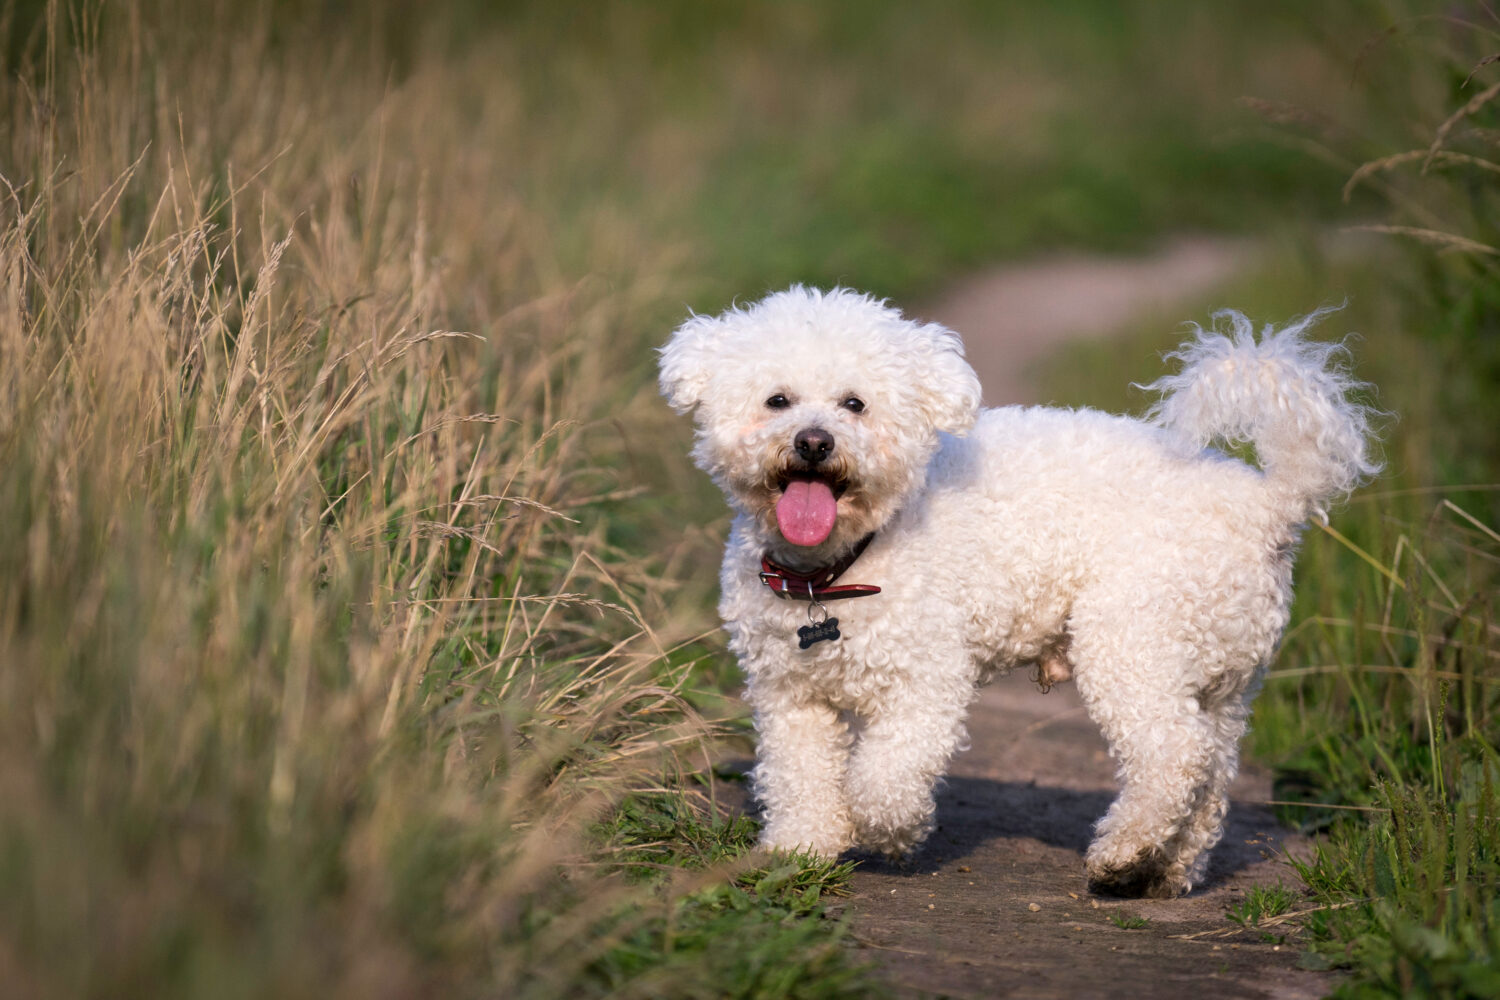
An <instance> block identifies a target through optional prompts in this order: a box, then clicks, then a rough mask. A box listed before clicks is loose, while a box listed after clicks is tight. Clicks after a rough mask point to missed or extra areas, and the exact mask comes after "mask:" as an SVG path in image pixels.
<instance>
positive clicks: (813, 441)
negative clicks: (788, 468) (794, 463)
mask: <svg viewBox="0 0 1500 1000" xmlns="http://www.w3.org/2000/svg"><path fill="white" fill-rule="evenodd" d="M792 444H793V445H795V446H796V448H797V457H798V458H800V459H802V461H804V462H806V463H807V464H808V465H817V464H818V463H819V462H821V461H823V459H825V458H827V457H828V456H829V455H832V454H833V435H832V434H830V433H828V432H827V431H825V430H824V429H823V428H821V427H804V428H803V429H802V430H800V431H798V432H797V437H796V438H795V439H794V440H793V441H792Z"/></svg>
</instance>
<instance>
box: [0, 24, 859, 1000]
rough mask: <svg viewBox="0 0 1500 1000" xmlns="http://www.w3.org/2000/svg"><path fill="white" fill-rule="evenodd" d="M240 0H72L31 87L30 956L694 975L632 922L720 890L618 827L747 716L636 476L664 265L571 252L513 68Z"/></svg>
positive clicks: (23, 217) (23, 865) (224, 968)
mask: <svg viewBox="0 0 1500 1000" xmlns="http://www.w3.org/2000/svg"><path fill="white" fill-rule="evenodd" d="M105 15H107V16H105ZM214 15H215V17H214V18H209V19H206V20H204V21H203V22H194V23H198V24H199V25H200V27H204V28H206V27H208V25H209V23H210V22H212V23H213V24H214V26H215V27H216V28H217V29H218V30H230V29H233V30H232V34H233V44H232V45H224V44H209V45H206V46H203V47H198V46H195V45H193V44H184V43H182V42H181V41H180V40H179V41H178V42H174V41H173V39H174V38H181V37H187V38H191V32H187V33H186V35H185V36H175V35H169V34H164V33H163V34H158V33H154V32H153V30H152V28H151V26H150V25H149V24H145V23H143V20H142V17H141V12H140V11H139V10H137V9H135V8H127V9H126V10H125V11H124V12H123V13H117V12H113V11H111V12H101V11H97V10H94V9H93V8H85V9H83V11H82V12H69V11H66V10H65V9H64V8H62V7H61V5H57V4H52V5H49V6H48V8H47V10H46V11H45V14H44V17H45V19H46V21H47V22H48V24H47V26H46V29H45V35H44V40H43V42H42V44H41V47H40V48H38V49H37V51H36V58H37V60H38V64H37V65H36V66H35V67H34V68H31V69H23V71H22V72H21V73H19V74H18V75H16V76H13V77H11V78H10V79H8V80H7V82H6V84H5V93H4V97H3V101H4V102H5V106H6V109H7V115H6V121H7V122H8V123H9V124H8V125H7V127H6V128H5V130H4V135H3V137H0V164H3V167H0V173H3V193H0V276H3V277H0V467H3V468H4V469H5V474H4V476H3V479H0V579H3V580H4V581H5V584H4V588H3V598H0V664H3V665H4V668H3V670H0V802H3V803H4V806H3V808H0V940H3V941H4V942H5V944H4V945H3V947H0V968H3V970H4V971H3V973H0V975H3V978H4V980H5V982H6V987H5V992H7V994H8V995H38V996H79V995H100V996H119V995H130V994H140V995H153V996H172V995H198V994H209V993H211V994H213V995H220V996H222V995H245V996H252V995H258V996H264V995H282V996H297V995H307V996H327V995H349V996H361V997H364V996H376V995H387V996H410V995H413V994H417V993H428V992H443V993H445V994H447V993H484V994H486V995H505V996H525V995H538V996H556V995H562V994H564V993H570V994H576V993H580V992H582V993H587V992H596V991H597V992H602V991H604V990H611V991H614V992H619V993H623V994H629V993H631V992H632V990H636V989H639V990H640V991H641V992H642V993H651V992H654V991H655V990H656V989H658V988H660V987H661V986H662V981H661V978H660V976H659V975H658V976H657V977H656V979H655V980H652V982H653V983H654V985H653V986H651V987H649V988H648V987H647V986H645V985H642V984H644V983H646V982H647V979H646V978H643V975H644V973H643V972H642V971H641V970H640V969H639V968H635V969H626V970H624V971H620V970H619V969H618V968H617V967H616V966H617V965H618V963H617V962H615V960H613V959H611V958H610V957H609V956H610V955H611V954H612V953H613V951H614V950H615V949H617V948H618V947H620V945H621V942H622V941H625V940H628V939H630V938H631V937H632V936H633V935H634V936H638V935H640V934H641V933H643V931H645V930H649V928H651V927H653V926H657V925H659V924H661V923H662V922H664V921H665V920H666V919H667V917H668V916H669V915H670V913H671V912H672V910H673V908H674V907H676V906H680V905H682V904H681V902H680V900H681V899H682V898H683V894H684V893H686V892H687V891H689V890H690V889H692V888H693V886H692V885H684V886H681V887H679V888H677V889H675V890H673V891H672V892H670V893H666V894H661V893H658V892H656V891H653V890H652V889H650V888H649V887H643V886H639V885H636V884H633V883H631V882H629V881H625V880H621V879H618V878H609V877H606V876H607V874H608V871H609V869H608V867H607V866H606V867H605V868H602V869H601V868H599V867H597V864H598V861H599V857H600V856H599V850H600V844H601V843H602V841H601V840H600V838H599V835H598V834H597V832H596V831H595V827H596V824H598V823H599V822H600V821H601V820H603V819H605V818H607V817H608V816H609V815H611V813H612V811H613V809H614V808H615V807H616V805H617V804H618V803H619V801H620V800H621V797H622V796H623V795H625V794H627V793H629V792H631V791H632V790H639V789H650V788H654V787H658V786H659V785H660V784H661V782H662V780H663V777H664V776H671V775H673V774H676V773H678V772H680V771H682V770H683V769H685V768H690V767H696V766H698V765H697V764H695V763H694V761H700V762H701V760H702V751H703V746H704V740H705V739H706V737H707V736H708V735H709V734H710V732H711V727H710V726H709V724H707V723H705V722H704V721H703V720H702V719H700V718H699V717H698V715H697V714H696V712H695V711H694V710H693V709H692V708H691V707H690V706H689V704H688V702H687V701H686V699H685V698H684V697H683V692H682V685H683V682H684V676H685V666H684V665H682V664H681V663H679V665H678V666H669V665H668V662H667V661H668V656H669V653H670V651H671V649H672V647H674V646H676V645H678V644H680V643H681V642H682V641H683V640H684V639H687V638H690V636H689V635H688V634H687V632H686V631H684V629H685V628H686V627H687V625H686V623H684V622H682V621H680V620H679V621H675V622H674V619H673V617H672V616H671V615H670V614H669V613H667V608H668V607H669V602H668V601H666V600H664V599H663V596H662V593H661V584H660V583H659V582H658V581H657V580H656V576H655V570H656V569H659V566H656V567H653V565H652V564H651V563H649V562H647V561H645V560H642V559H639V558H635V557H632V558H628V559H627V558H625V557H623V556H622V555H621V554H620V553H619V552H618V550H617V549H616V548H615V547H614V546H613V545H612V544H611V543H610V541H609V539H608V538H607V537H606V536H607V528H606V525H605V523H604V521H603V519H602V518H601V515H600V512H601V510H605V509H608V505H609V504H610V503H612V502H616V501H617V499H618V494H619V493H620V490H621V488H622V483H621V481H620V479H619V477H618V475H616V474H615V473H614V472H612V471H610V470H611V469H613V468H621V467H626V466H627V465H628V462H627V459H626V455H625V449H626V447H627V443H626V441H625V440H624V439H623V438H622V437H621V435H620V433H619V432H618V431H617V430H616V429H614V428H613V427H612V426H611V425H610V424H609V423H608V422H607V421H606V419H605V418H606V417H607V416H608V415H610V414H612V413H615V412H619V411H622V410H626V409H628V407H629V406H630V400H631V397H632V395H633V393H634V388H633V387H630V386H625V387H623V388H616V383H615V381H613V380H612V379H611V378H610V377H609V376H610V374H611V367H610V366H611V365H614V364H618V361H617V360H616V359H617V358H618V357H619V355H618V353H617V351H618V349H619V348H618V345H617V342H616V335H617V331H618V330H619V329H620V328H621V326H622V325H624V324H625V323H626V322H627V320H626V317H638V316H640V315H641V314H642V312H643V311H644V310H643V307H642V298H644V297H652V298H654V297H655V296H656V295H657V294H658V292H659V289H657V288H656V287H655V286H653V284H652V283H651V282H650V281H649V280H644V279H641V280H632V281H630V282H628V283H626V284H623V285H621V286H616V287H607V286H606V285H605V284H604V283H602V282H592V283H591V282H588V281H582V280H579V279H578V278H576V277H573V276H570V275H569V274H568V273H567V272H565V271H564V270H562V269H561V268H559V267H558V266H557V264H556V261H555V260H554V259H552V258H551V257H550V255H549V250H548V248H549V243H550V238H551V235H552V234H550V233H549V231H548V229H547V226H546V225H545V224H544V221H543V220H541V219H539V218H538V217H537V216H536V215H535V213H534V212H533V211H532V210H531V209H530V208H529V206H528V205H527V203H526V202H525V200H524V198H522V197H521V196H520V195H519V194H518V193H517V192H515V191H514V190H510V189H508V188H507V185H506V184H505V183H503V182H502V179H501V178H498V177H496V176H495V174H494V172H493V171H492V170H491V169H490V164H489V162H488V159H487V157H485V156H481V155H479V154H478V153H477V152H476V147H475V145H474V141H473V140H474V139H475V133H476V131H478V132H479V133H481V134H483V132H484V130H485V129H494V130H495V133H493V134H490V135H488V136H486V138H488V139H490V140H497V138H498V136H503V135H505V134H506V132H507V129H509V130H511V133H512V134H511V138H512V139H513V140H518V139H520V138H522V137H523V135H524V133H522V132H521V131H520V130H519V129H515V128H514V127H513V124H512V123H510V122H508V121H507V120H506V111H505V109H504V108H503V107H502V108H500V109H499V110H498V111H495V112H493V113H494V114H495V116H496V117H497V119H498V120H495V121H491V120H489V119H488V118H486V117H484V116H480V118H479V120H477V121H476V120H475V119H474V118H472V117H466V116H464V115H457V114H437V115H431V114H419V113H417V111H418V109H432V108H441V107H443V106H444V103H443V101H442V100H441V99H440V98H439V96H438V95H437V93H435V91H437V92H443V93H461V92H462V91H463V90H464V88H466V87H468V86H471V85H472V83H473V81H474V80H475V78H476V77H477V76H478V75H479V74H480V73H481V68H480V67H478V66H476V65H473V64H470V65H459V66H453V67H444V66H428V67H427V68H426V69H425V70H424V71H423V72H419V73H416V74H413V75H412V76H411V77H410V78H409V79H407V80H406V81H405V82H403V83H400V84H390V85H386V86H384V89H383V90H382V87H383V85H382V83H381V81H380V80H379V79H378V78H376V79H373V80H372V79H371V77H370V73H371V70H370V69H369V68H368V67H366V66H365V65H364V64H363V63H362V62H361V59H360V58H359V51H358V48H359V47H358V44H357V43H358V41H359V39H358V37H357V36H356V37H354V38H346V39H344V40H342V41H338V42H335V43H333V44H332V45H331V46H330V47H329V49H328V50H327V51H325V52H322V53H320V55H321V57H322V58H323V59H325V60H326V65H325V66H323V67H321V69H324V70H327V72H326V73H320V74H318V75H317V76H316V77H312V78H310V77H309V76H308V75H307V74H306V73H305V72H299V70H298V67H297V65H296V61H297V60H299V59H303V58H306V57H307V56H308V55H309V52H308V50H307V49H306V48H305V47H290V46H286V45H284V44H282V43H281V42H279V41H278V40H277V38H276V37H275V31H274V30H273V29H274V27H275V24H276V22H275V21H274V20H273V19H272V18H271V17H270V16H269V14H268V13H266V12H261V13H252V14H251V15H248V16H245V15H241V14H237V13H235V12H234V11H233V10H232V9H230V8H228V7H225V8H222V9H219V10H217V11H215V12H214ZM182 16H183V17H184V18H186V19H188V20H189V21H194V19H195V18H196V17H198V16H201V15H195V14H194V13H193V12H192V10H190V9H184V10H183V11H182ZM122 32H123V33H125V34H126V35H127V37H129V39H130V44H124V45H121V44H110V45H105V44H103V43H102V39H103V38H104V37H105V36H110V37H118V36H117V33H122ZM205 37H206V36H205ZM64 38H71V39H72V44H70V45H63V44H62V43H61V39H64ZM372 94H373V95H376V97H375V99H374V100H370V97H369V95H372ZM496 145H497V146H498V145H500V144H499V143H498V142H496ZM428 147H432V148H438V149H442V150H445V151H446V152H445V156H444V158H443V159H442V160H441V161H437V162H428V163H424V162H423V161H422V160H421V159H420V158H414V157H413V156H412V155H411V151H413V150H420V149H425V148H428ZM579 225H580V227H582V228H581V229H580V231H579V232H580V234H581V235H583V236H585V237H586V238H588V239H590V240H597V241H598V243H597V244H596V249H595V250H594V253H595V255H596V256H595V260H596V262H598V264H599V266H600V269H601V271H608V270H611V269H613V270H614V273H625V272H626V271H629V270H633V269H635V268H640V269H642V270H647V271H649V270H650V269H651V268H652V267H653V266H654V265H655V262H654V261H653V260H652V259H651V258H650V257H649V256H646V257H642V256H641V255H640V253H639V251H638V250H637V249H635V248H633V247H628V246H627V244H628V243H629V233H628V225H627V224H626V223H623V222H620V221H618V220H606V219H600V220H594V221H591V222H580V223H579ZM627 256H628V257H629V258H630V259H629V260H628V261H627V259H626V258H627ZM632 346H633V345H632ZM648 612H649V613H648ZM693 627H696V626H693ZM679 659H680V658H679ZM742 839H743V838H742ZM662 950H663V949H662V948H661V947H658V948H657V951H658V952H661V951H662ZM666 950H668V951H669V950H670V949H666ZM825 950H826V949H825ZM818 961H820V962H821V963H822V964H823V965H825V966H826V965H827V964H828V963H829V961H833V962H834V963H835V964H837V962H838V961H839V959H838V956H837V955H836V954H835V955H833V956H832V957H831V958H830V957H828V956H827V955H826V954H825V955H824V957H822V958H820V959H818ZM657 964H658V965H659V964H660V963H657ZM787 968H788V969H791V970H793V972H794V973H795V972H796V971H797V970H801V969H803V968H805V965H804V964H801V963H799V961H798V959H797V957H796V956H793V957H792V959H791V960H790V961H789V962H788V965H787ZM632 984H637V985H632Z"/></svg>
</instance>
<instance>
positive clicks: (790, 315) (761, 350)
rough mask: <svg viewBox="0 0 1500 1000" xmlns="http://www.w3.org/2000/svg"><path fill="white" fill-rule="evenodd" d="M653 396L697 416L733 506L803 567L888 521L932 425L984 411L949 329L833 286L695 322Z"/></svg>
mask: <svg viewBox="0 0 1500 1000" xmlns="http://www.w3.org/2000/svg"><path fill="white" fill-rule="evenodd" d="M661 391H662V394H663V395H664V396H666V397H667V401H668V402H669V403H671V405H672V406H673V408H675V409H676V410H677V411H678V412H680V413H687V412H693V413H694V416H695V419H696V422H697V430H698V433H697V443H696V446H695V447H694V449H693V458H694V460H695V461H696V462H697V464H698V466H699V467H700V468H702V469H703V470H704V471H705V472H707V473H708V474H709V475H710V476H712V477H713V479H714V481H715V482H716V483H718V484H719V486H720V487H721V488H722V489H723V490H724V492H725V494H726V495H727V496H728V497H729V500H730V503H731V504H733V505H734V506H735V507H737V508H738V509H739V510H741V511H742V512H744V513H745V514H747V515H748V516H749V517H750V518H751V519H752V520H753V522H754V523H755V525H756V527H757V529H758V530H759V531H760V532H761V533H762V534H763V535H764V538H765V541H766V543H767V544H769V545H772V546H775V547H776V548H778V549H783V548H784V547H785V546H788V545H789V546H795V547H797V548H796V549H795V550H794V551H796V552H798V553H799V554H801V555H803V556H804V557H806V558H807V559H808V560H812V561H815V560H817V559H820V558H824V557H835V556H837V555H839V554H842V553H843V552H845V551H847V550H848V549H849V548H850V547H851V546H852V545H854V544H855V543H856V542H857V541H858V540H859V539H860V538H862V537H864V536H865V535H866V534H869V533H870V532H872V531H875V530H877V529H879V528H880V527H881V526H882V525H883V524H884V523H885V522H886V521H887V520H889V519H890V517H891V516H892V515H893V514H894V513H895V512H896V511H898V510H899V509H900V508H901V505H902V503H903V501H904V500H905V499H906V498H907V496H909V495H910V493H911V491H912V490H913V489H916V488H917V487H919V486H920V485H921V483H922V481H923V477H924V475H925V471H926V468H927V463H928V460H929V459H930V458H931V456H932V453H933V451H934V449H935V448H936V447H937V443H938V435H939V433H940V432H946V433H949V434H962V433H964V432H965V431H967V430H968V429H969V427H970V426H971V425H972V424H973V423H974V419H975V417H976V415H977V414H978V410H979V379H978V378H977V377H976V376H975V374H974V371H973V369H972V368H970V367H969V365H968V363H967V362H966V361H964V356H963V344H962V343H961V342H960V340H959V338H958V335H957V334H955V333H953V332H952V331H950V330H947V329H945V328H943V327H941V326H938V325H936V324H932V323H926V324H924V323H914V322H911V321H910V320H907V319H905V318H903V317H902V315H901V314H900V313H899V312H898V311H896V310H895V309H892V308H890V307H888V306H886V305H884V304H883V303H881V302H879V301H877V300H875V299H872V298H870V297H868V296H866V295H861V294H859V293H857V292H852V291H849V290H848V289H842V288H836V289H834V290H833V291H830V292H820V291H817V290H815V289H808V288H803V287H801V286H793V287H792V288H790V289H788V290H787V291H784V292H778V293H776V294H774V295H771V296H769V297H768V298H766V299H763V300H762V301H760V302H757V303H755V304H754V305H752V306H749V307H747V308H733V309H730V310H728V311H727V312H725V313H723V314H722V315H719V316H694V317H692V318H691V319H689V320H688V321H687V322H686V323H684V324H683V325H682V326H681V327H679V328H678V329H677V331H676V332H675V333H673V334H672V339H671V340H669V341H668V342H667V345H666V346H665V347H663V348H662V349H661Z"/></svg>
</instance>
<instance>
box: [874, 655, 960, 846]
mask: <svg viewBox="0 0 1500 1000" xmlns="http://www.w3.org/2000/svg"><path fill="white" fill-rule="evenodd" d="M950 689H951V690H950ZM972 697H973V687H972V685H971V684H969V683H967V682H966V679H965V682H964V683H954V684H951V685H946V686H944V685H939V684H935V683H931V682H928V683H925V684H924V685H923V686H922V687H921V688H920V689H918V690H908V691H906V692H905V694H904V697H903V698H902V699H897V700H892V701H891V702H890V703H888V704H884V705H881V706H880V708H879V710H878V712H877V713H876V714H874V715H873V716H872V717H870V718H869V719H868V720H867V722H866V725H865V728H864V729H863V731H862V732H861V734H860V740H859V745H858V746H857V747H856V748H855V750H854V753H853V756H852V758H851V760H850V763H849V777H848V781H847V782H846V785H845V787H846V788H847V790H848V795H849V804H850V809H851V811H852V812H853V816H854V827H855V839H856V842H857V843H858V844H859V845H860V846H862V847H865V848H868V849H870V850H872V851H879V852H881V853H882V854H886V855H888V856H891V857H899V856H901V855H904V854H906V853H907V852H909V851H910V850H911V849H912V848H913V847H915V846H917V845H918V844H920V843H921V842H922V841H923V840H924V839H926V837H927V834H928V833H930V832H931V830H932V826H933V816H934V814H935V813H936V811H937V807H936V804H935V802H934V800H933V788H934V786H935V785H936V784H937V780H938V778H940V777H941V776H942V774H943V772H944V771H945V770H946V769H947V767H948V761H949V760H950V759H951V758H952V757H953V754H954V752H955V751H956V750H958V749H959V748H960V747H961V746H962V745H963V744H964V742H965V740H966V739H967V733H966V732H965V730H964V714H965V712H966V710H967V708H968V704H969V701H970V700H971V699H972Z"/></svg>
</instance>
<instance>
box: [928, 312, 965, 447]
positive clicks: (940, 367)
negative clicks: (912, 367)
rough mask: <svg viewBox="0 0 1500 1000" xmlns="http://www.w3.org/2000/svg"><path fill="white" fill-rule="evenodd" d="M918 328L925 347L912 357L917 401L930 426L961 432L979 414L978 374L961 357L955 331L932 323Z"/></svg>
mask: <svg viewBox="0 0 1500 1000" xmlns="http://www.w3.org/2000/svg"><path fill="white" fill-rule="evenodd" d="M921 332H922V333H923V334H924V335H925V339H926V341H927V349H926V350H923V351H922V352H921V355H920V357H919V358H918V359H917V360H916V366H917V369H918V372H917V375H918V378H917V380H916V385H917V391H918V393H919V400H918V402H919V405H920V406H921V407H922V409H923V411H924V412H925V413H926V414H927V419H928V422H929V423H930V424H931V425H932V426H933V428H934V429H936V430H940V431H947V432H948V433H949V434H958V435H962V434H964V433H965V432H967V431H968V429H969V428H970V427H973V426H974V421H975V420H976V419H978V417H979V398H980V390H979V376H978V375H975V374H974V369H973V368H970V367H969V363H968V362H967V361H965V360H964V344H963V341H962V340H961V339H960V338H959V336H958V334H956V333H954V332H953V331H952V330H949V329H948V328H947V327H944V326H939V325H938V324H936V323H927V324H924V325H923V326H922V329H921Z"/></svg>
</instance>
